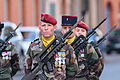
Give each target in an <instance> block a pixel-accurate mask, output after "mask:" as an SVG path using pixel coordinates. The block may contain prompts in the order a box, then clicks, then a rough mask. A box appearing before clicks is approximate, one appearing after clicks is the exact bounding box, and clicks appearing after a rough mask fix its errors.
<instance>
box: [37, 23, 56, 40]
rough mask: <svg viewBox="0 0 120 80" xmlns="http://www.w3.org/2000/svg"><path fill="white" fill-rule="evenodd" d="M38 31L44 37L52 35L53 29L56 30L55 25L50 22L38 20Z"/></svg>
mask: <svg viewBox="0 0 120 80" xmlns="http://www.w3.org/2000/svg"><path fill="white" fill-rule="evenodd" d="M39 29H40V32H41V34H42V35H43V37H45V38H50V37H52V36H53V35H54V31H55V30H56V25H55V26H54V25H52V24H50V23H45V22H42V21H41V22H40V26H39Z"/></svg>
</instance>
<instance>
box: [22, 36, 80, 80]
mask: <svg viewBox="0 0 120 80" xmlns="http://www.w3.org/2000/svg"><path fill="white" fill-rule="evenodd" d="M44 49H45V46H44V44H43V42H42V39H41V38H38V39H36V40H34V41H33V42H31V44H30V46H29V49H28V51H27V54H26V59H25V64H24V67H25V73H26V74H28V73H29V72H31V69H32V68H33V67H34V64H35V63H37V62H38V61H37V60H36V55H37V54H40V53H41V52H42V51H43V50H44ZM60 53H62V55H60ZM58 56H59V57H60V56H62V57H60V58H62V59H61V60H59V59H57V58H59V57H58ZM62 60H63V61H62ZM59 61H60V63H62V62H63V63H62V65H61V66H62V67H60V66H59V64H58V63H59ZM50 63H51V64H52V66H53V71H52V72H47V70H46V68H44V71H45V75H46V76H47V78H48V80H65V79H66V80H69V79H67V78H68V77H73V76H74V75H75V74H76V72H77V69H78V65H77V60H76V57H75V54H74V51H73V48H72V47H71V46H70V45H69V44H67V45H65V46H64V47H63V48H62V49H61V50H60V52H58V53H56V55H54V58H53V59H51V60H50ZM69 73H70V74H69ZM36 80H41V79H40V78H36Z"/></svg>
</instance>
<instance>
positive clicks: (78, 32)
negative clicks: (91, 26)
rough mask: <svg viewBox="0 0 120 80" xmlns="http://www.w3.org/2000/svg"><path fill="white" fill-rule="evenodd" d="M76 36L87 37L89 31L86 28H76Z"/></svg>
mask: <svg viewBox="0 0 120 80" xmlns="http://www.w3.org/2000/svg"><path fill="white" fill-rule="evenodd" d="M75 34H76V35H77V36H80V35H83V36H86V35H87V31H86V29H84V28H80V27H76V29H75Z"/></svg>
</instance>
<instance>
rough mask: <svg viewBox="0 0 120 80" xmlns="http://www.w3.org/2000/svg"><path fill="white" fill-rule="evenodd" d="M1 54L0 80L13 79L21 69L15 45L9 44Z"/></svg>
mask: <svg viewBox="0 0 120 80" xmlns="http://www.w3.org/2000/svg"><path fill="white" fill-rule="evenodd" d="M0 54H1V56H0V79H6V78H9V79H12V76H14V75H15V74H16V72H17V70H18V69H20V67H19V57H18V55H17V52H16V49H15V47H14V45H12V44H11V43H9V44H8V45H7V47H6V49H5V50H3V52H1V53H0Z"/></svg>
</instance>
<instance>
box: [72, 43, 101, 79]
mask: <svg viewBox="0 0 120 80" xmlns="http://www.w3.org/2000/svg"><path fill="white" fill-rule="evenodd" d="M78 66H79V70H78V73H77V74H76V78H75V79H74V80H99V77H100V75H99V72H102V70H103V66H102V65H101V63H100V59H99V58H98V54H97V53H96V51H95V49H94V48H93V46H92V45H91V44H87V47H86V48H85V49H83V50H82V51H80V52H79V53H78Z"/></svg>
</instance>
